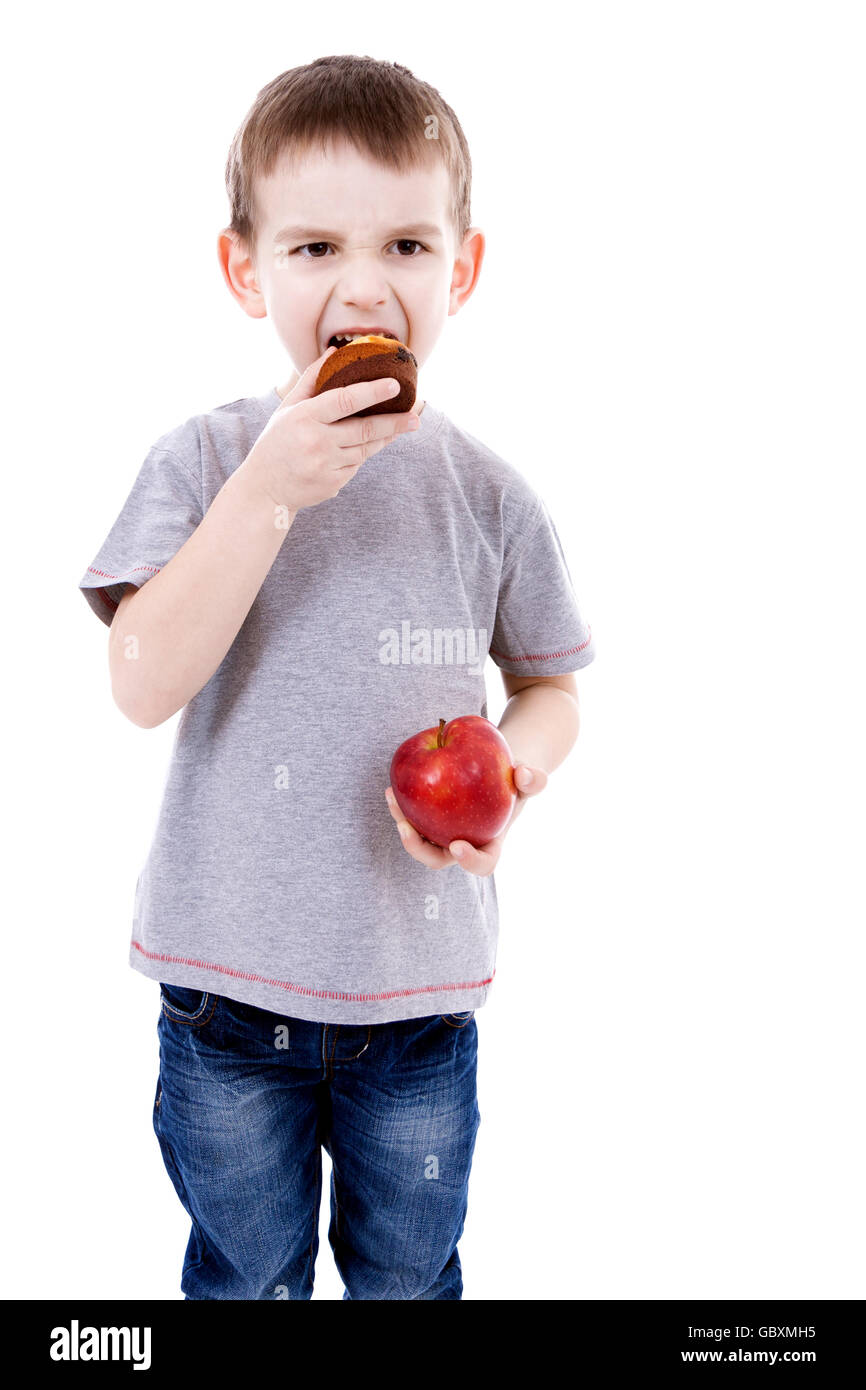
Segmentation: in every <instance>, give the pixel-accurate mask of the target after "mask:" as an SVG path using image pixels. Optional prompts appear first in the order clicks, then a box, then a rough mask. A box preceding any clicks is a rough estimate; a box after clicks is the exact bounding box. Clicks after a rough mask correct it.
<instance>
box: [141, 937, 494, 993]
mask: <svg viewBox="0 0 866 1390" xmlns="http://www.w3.org/2000/svg"><path fill="white" fill-rule="evenodd" d="M131 944H132V945H133V946H134V947H135V949H136V950H137V951H140V952H141V954H142V955H143V956H146V957H147V959H148V960H166V961H173V962H174V963H175V964H176V965H195V966H197V967H198V968H199V969H201V970H218V971H219V972H220V974H221V975H231V976H232V977H233V978H234V979H236V980H256V981H258V982H259V983H260V984H263V985H274V986H275V987H276V988H277V989H286V990H290V991H291V992H292V993H293V994H303V995H305V996H306V997H307V998H309V999H348V1000H351V1001H355V1000H357V1001H358V1002H359V1003H366V1002H368V1001H373V1000H377V999H404V998H406V997H407V995H410V994H441V993H443V992H444V991H445V990H446V989H481V987H482V986H483V985H489V984H490V982H491V981H492V979H493V975H495V974H496V971H495V970H494V972H493V975H490V976H489V978H488V979H486V980H464V981H463V982H462V983H460V984H456V985H423V986H422V987H421V988H420V989H392V990H388V991H387V993H385V994H349V993H343V992H339V991H335V990H331V989H308V988H307V986H306V985H293V984H290V983H289V982H288V981H287V980H272V979H270V978H269V977H268V976H267V975H256V974H254V973H253V972H252V971H250V970H233V969H232V967H231V966H229V965H214V964H213V962H212V961H209V960H193V959H191V958H190V957H189V956H168V955H163V953H162V952H161V951H146V950H145V949H144V947H143V946H142V945H141V943H140V942H138V941H136V940H135V938H134V937H133V939H132V942H131Z"/></svg>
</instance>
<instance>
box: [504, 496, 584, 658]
mask: <svg viewBox="0 0 866 1390" xmlns="http://www.w3.org/2000/svg"><path fill="white" fill-rule="evenodd" d="M490 655H491V657H492V659H493V661H494V662H495V663H496V665H497V666H498V667H500V669H501V670H503V671H508V672H509V673H510V674H511V675H514V676H562V675H566V674H568V673H569V672H571V671H579V670H580V669H581V667H582V666H588V665H589V663H590V662H591V661H592V660H594V658H595V645H594V642H593V637H592V629H591V628H590V626H589V623H587V622H586V621H585V619H584V617H583V614H582V613H581V611H580V608H579V606H578V602H577V597H576V595H575V592H574V586H573V584H572V581H571V574H570V572H569V569H568V565H567V564H566V560H565V555H564V554H563V551H562V546H561V544H560V541H559V536H558V534H557V531H556V527H555V526H554V524H553V520H552V518H551V516H550V514H549V512H548V510H547V506H546V504H545V503H544V500H543V499H542V498H540V497H538V498H537V507H536V515H535V518H534V520H533V519H530V522H529V525H528V526H527V528H526V531H525V532H524V535H523V536H521V537H520V539H519V540H518V541H517V542H516V543H515V545H514V546H513V547H512V550H511V553H510V554H509V548H508V546H507V545H506V554H505V557H504V561H503V569H502V578H501V580H500V585H499V599H498V603H497V608H496V623H495V625H494V628H493V637H492V639H491V643H490Z"/></svg>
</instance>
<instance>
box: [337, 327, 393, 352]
mask: <svg viewBox="0 0 866 1390" xmlns="http://www.w3.org/2000/svg"><path fill="white" fill-rule="evenodd" d="M365 338H391V339H392V341H393V342H395V343H399V341H400V339H399V338H397V337H396V336H395V335H394V334H393V333H388V332H387V331H386V330H385V329H384V328H374V329H371V330H370V332H369V333H334V334H332V335H331V337H330V338H329V339H328V347H338V348H340V347H345V346H346V344H347V343H356V342H358V340H359V339H365Z"/></svg>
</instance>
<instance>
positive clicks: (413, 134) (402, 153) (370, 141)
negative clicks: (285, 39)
mask: <svg viewBox="0 0 866 1390" xmlns="http://www.w3.org/2000/svg"><path fill="white" fill-rule="evenodd" d="M428 132H430V133H429V134H428ZM341 138H342V139H346V140H348V141H350V142H351V143H352V144H353V145H354V146H355V147H356V149H358V150H359V151H360V152H361V153H362V154H366V155H369V156H370V157H371V158H372V159H375V160H377V161H378V162H379V163H380V164H383V165H386V166H387V167H389V168H391V169H397V170H399V171H400V172H401V173H406V172H407V171H408V170H409V169H415V168H418V167H421V166H423V165H424V164H428V165H429V164H430V163H431V162H432V161H433V159H435V158H437V157H438V158H440V159H442V160H443V162H444V164H445V167H446V169H447V170H448V174H449V177H450V182H451V206H450V209H449V213H450V217H451V222H452V225H453V228H454V232H455V235H456V238H457V240H456V245H457V246H458V247H459V246H460V245H461V243H462V241H463V237H464V236H465V234H466V232H467V230H468V228H469V226H470V214H469V199H470V192H471V184H472V162H471V160H470V158H469V146H468V145H467V143H466V137H465V135H464V134H463V131H462V129H461V127H460V122H459V121H458V119H457V117H456V116H455V114H454V112H453V111H452V110H451V107H450V106H449V105H448V103H447V102H446V101H444V100H443V99H442V97H441V96H440V95H439V93H438V92H437V91H436V88H435V87H431V86H429V85H428V83H426V82H422V81H421V80H420V79H419V78H417V77H415V75H414V74H413V73H411V72H410V71H409V69H408V68H404V67H401V66H400V64H399V63H388V62H382V61H379V60H378V59H376V58H367V57H364V58H359V57H356V56H355V55H354V54H337V55H335V56H332V57H330V58H316V60H315V61H314V62H312V63H307V64H306V65H305V66H304V67H298V68H290V69H289V70H288V71H287V72H283V73H280V75H279V77H275V78H274V79H273V81H272V82H269V83H268V85H267V86H266V87H263V88H262V90H261V91H260V92H259V94H258V96H257V97H256V99H255V101H254V102H253V104H252V106H251V107H250V109H249V111H248V112H247V114H246V116H245V117H244V119H243V121H242V122H241V124H240V126H239V128H238V130H237V132H236V134H235V137H234V139H233V140H232V143H231V148H230V150H229V155H228V159H227V161H226V191H227V193H228V196H229V204H230V207H231V221H230V223H229V224H228V230H230V231H233V232H235V233H236V234H237V235H238V236H239V237H240V238H241V240H242V241H243V243H244V245H245V247H246V249H247V250H248V252H249V254H250V256H251V257H254V255H255V249H256V238H257V235H258V232H259V230H260V225H259V216H258V212H257V208H256V201H255V183H256V180H257V179H258V178H267V177H268V176H269V175H270V174H271V173H272V172H273V170H274V167H275V166H276V163H277V161H278V159H279V158H280V156H281V155H282V154H283V153H284V152H285V151H288V152H289V154H290V157H294V156H303V155H305V154H306V153H307V152H309V151H310V150H312V149H314V148H317V147H318V148H319V149H320V150H321V152H322V154H325V153H326V152H327V148H328V144H329V142H330V141H332V140H335V139H341ZM431 146H432V147H433V148H432V149H431Z"/></svg>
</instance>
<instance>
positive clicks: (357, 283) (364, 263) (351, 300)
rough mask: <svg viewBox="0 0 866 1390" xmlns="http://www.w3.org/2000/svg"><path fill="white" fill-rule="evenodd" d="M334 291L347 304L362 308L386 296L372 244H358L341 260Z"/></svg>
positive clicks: (385, 280)
mask: <svg viewBox="0 0 866 1390" xmlns="http://www.w3.org/2000/svg"><path fill="white" fill-rule="evenodd" d="M336 288H337V293H338V295H339V297H340V298H341V299H342V301H343V303H344V304H345V305H346V307H347V308H352V307H355V308H357V309H360V310H362V311H363V312H369V311H370V310H372V309H374V308H376V307H380V306H381V305H383V304H385V303H387V301H388V298H389V297H390V290H389V288H388V277H387V275H386V274H385V268H384V266H383V265H382V262H381V260H380V258H379V253H378V250H377V249H376V248H374V247H370V248H366V247H359V248H358V249H357V251H356V252H355V253H354V254H352V255H349V256H347V258H346V260H345V261H344V263H343V266H342V269H341V273H340V277H339V282H338V284H337V287H336Z"/></svg>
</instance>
